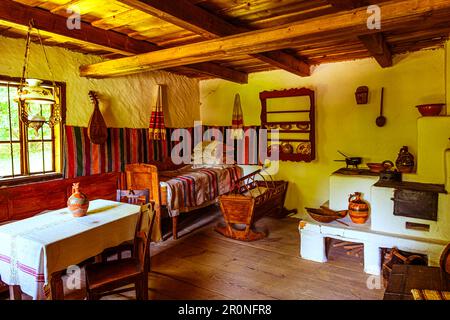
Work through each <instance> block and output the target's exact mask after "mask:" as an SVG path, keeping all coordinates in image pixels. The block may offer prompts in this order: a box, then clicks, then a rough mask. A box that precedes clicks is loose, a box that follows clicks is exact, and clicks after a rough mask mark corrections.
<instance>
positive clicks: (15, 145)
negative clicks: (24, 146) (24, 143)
mask: <svg viewBox="0 0 450 320" xmlns="http://www.w3.org/2000/svg"><path fill="white" fill-rule="evenodd" d="M12 146H13V161H14V174H15V175H16V176H20V175H21V174H22V173H21V172H20V143H13V144H12Z"/></svg>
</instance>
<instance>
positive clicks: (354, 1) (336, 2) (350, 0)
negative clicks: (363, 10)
mask: <svg viewBox="0 0 450 320" xmlns="http://www.w3.org/2000/svg"><path fill="white" fill-rule="evenodd" d="M327 1H328V3H329V4H331V5H332V6H333V7H335V8H336V9H339V10H353V9H356V8H360V7H363V6H369V5H370V2H369V1H367V0H327Z"/></svg>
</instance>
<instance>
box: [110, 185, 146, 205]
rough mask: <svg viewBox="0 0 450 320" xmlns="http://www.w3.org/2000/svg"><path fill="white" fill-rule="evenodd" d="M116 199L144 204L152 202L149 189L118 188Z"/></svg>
mask: <svg viewBox="0 0 450 320" xmlns="http://www.w3.org/2000/svg"><path fill="white" fill-rule="evenodd" d="M116 201H117V202H127V203H130V204H140V205H144V204H146V203H149V202H150V191H149V190H148V189H143V190H133V189H129V190H117V195H116Z"/></svg>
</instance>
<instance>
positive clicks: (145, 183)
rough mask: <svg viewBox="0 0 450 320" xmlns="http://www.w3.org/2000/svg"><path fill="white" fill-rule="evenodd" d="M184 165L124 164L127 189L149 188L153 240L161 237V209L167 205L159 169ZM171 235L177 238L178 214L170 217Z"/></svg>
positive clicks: (167, 163)
mask: <svg viewBox="0 0 450 320" xmlns="http://www.w3.org/2000/svg"><path fill="white" fill-rule="evenodd" d="M184 166H185V165H174V164H173V163H171V162H158V163H153V164H145V163H136V164H128V165H126V166H125V176H126V185H127V188H128V189H135V190H142V189H149V191H150V201H154V203H155V211H156V217H155V218H156V219H155V227H154V230H155V231H154V232H153V237H154V239H152V240H153V241H159V240H161V239H162V228H161V219H162V210H166V208H165V207H166V206H167V203H168V202H167V188H166V187H165V186H160V184H159V182H160V179H159V171H169V170H176V169H180V168H182V167H184ZM210 204H211V203H210V202H207V203H205V204H204V205H203V206H200V207H197V208H192V209H191V210H195V209H199V208H202V207H205V206H207V205H210ZM172 235H173V239H175V240H176V239H178V216H174V217H172Z"/></svg>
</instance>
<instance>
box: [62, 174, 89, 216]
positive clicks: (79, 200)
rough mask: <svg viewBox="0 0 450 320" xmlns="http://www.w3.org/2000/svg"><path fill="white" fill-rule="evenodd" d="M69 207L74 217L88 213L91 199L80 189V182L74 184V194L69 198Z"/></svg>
mask: <svg viewBox="0 0 450 320" xmlns="http://www.w3.org/2000/svg"><path fill="white" fill-rule="evenodd" d="M67 208H68V209H69V211H70V212H72V215H73V216H74V217H77V218H78V217H83V216H85V215H86V214H87V211H88V208H89V200H88V198H87V196H86V195H85V194H84V193H83V192H81V191H80V184H79V183H74V184H73V185H72V195H71V196H70V197H69V199H68V200H67Z"/></svg>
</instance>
